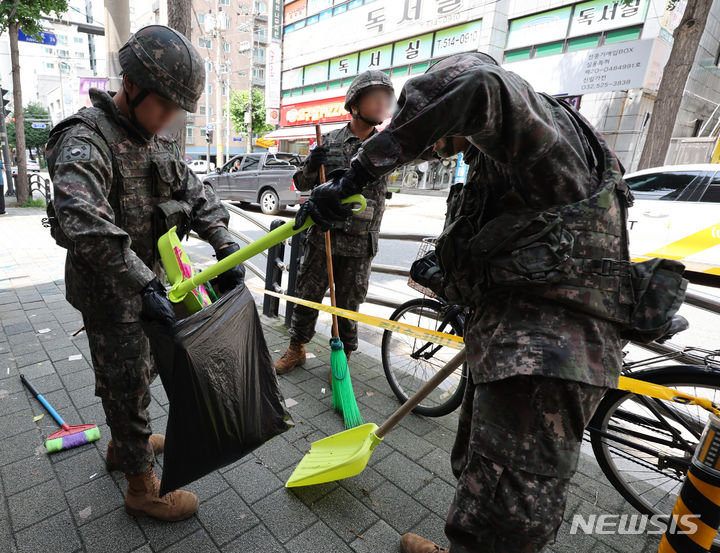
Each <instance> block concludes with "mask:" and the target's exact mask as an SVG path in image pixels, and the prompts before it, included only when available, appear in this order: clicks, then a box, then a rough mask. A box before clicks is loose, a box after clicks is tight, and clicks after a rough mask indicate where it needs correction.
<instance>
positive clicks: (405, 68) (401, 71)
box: [390, 65, 410, 77]
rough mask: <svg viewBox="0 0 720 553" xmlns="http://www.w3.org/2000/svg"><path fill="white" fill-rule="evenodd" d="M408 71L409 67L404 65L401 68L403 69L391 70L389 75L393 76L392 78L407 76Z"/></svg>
mask: <svg viewBox="0 0 720 553" xmlns="http://www.w3.org/2000/svg"><path fill="white" fill-rule="evenodd" d="M409 69H410V66H409V65H405V66H403V67H396V68H394V69H393V70H392V73H390V75H391V76H393V77H399V76H402V75H407V74H408V70H409Z"/></svg>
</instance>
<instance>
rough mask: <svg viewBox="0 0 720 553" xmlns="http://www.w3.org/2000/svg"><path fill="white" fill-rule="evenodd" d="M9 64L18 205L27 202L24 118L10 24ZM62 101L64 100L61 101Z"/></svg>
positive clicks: (14, 34) (14, 38)
mask: <svg viewBox="0 0 720 553" xmlns="http://www.w3.org/2000/svg"><path fill="white" fill-rule="evenodd" d="M8 32H9V33H10V63H11V64H12V82H13V107H14V109H15V151H16V152H17V154H16V157H17V182H16V186H15V194H16V197H17V201H18V204H20V205H22V204H24V203H25V202H27V201H28V196H29V194H28V183H27V162H26V159H25V118H24V117H23V102H22V88H21V84H20V55H19V53H18V25H17V24H16V23H10V26H9V27H8ZM62 101H64V99H63V100H62Z"/></svg>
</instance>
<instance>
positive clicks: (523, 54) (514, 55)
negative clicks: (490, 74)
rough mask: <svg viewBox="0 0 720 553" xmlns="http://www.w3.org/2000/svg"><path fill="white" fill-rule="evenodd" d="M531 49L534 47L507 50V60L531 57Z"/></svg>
mask: <svg viewBox="0 0 720 553" xmlns="http://www.w3.org/2000/svg"><path fill="white" fill-rule="evenodd" d="M531 50H532V48H521V49H520V50H513V51H511V52H505V61H507V62H512V61H520V60H526V59H529V58H530V51H531Z"/></svg>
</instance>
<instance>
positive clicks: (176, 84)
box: [119, 25, 205, 113]
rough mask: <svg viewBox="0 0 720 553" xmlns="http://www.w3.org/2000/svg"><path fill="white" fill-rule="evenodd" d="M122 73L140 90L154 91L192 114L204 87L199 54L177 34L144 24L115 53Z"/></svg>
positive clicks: (173, 31) (183, 37)
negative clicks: (118, 58) (117, 55)
mask: <svg viewBox="0 0 720 553" xmlns="http://www.w3.org/2000/svg"><path fill="white" fill-rule="evenodd" d="M119 57H120V66H121V67H122V70H123V73H124V74H125V75H127V76H128V78H129V79H130V80H131V81H132V82H133V83H134V84H136V85H137V86H139V87H140V88H142V89H145V90H149V91H150V92H155V93H156V94H159V95H160V96H163V97H164V98H167V99H168V100H172V101H173V102H175V103H176V104H177V105H178V106H179V107H181V108H182V109H184V110H185V111H188V112H190V113H194V112H195V111H196V110H197V101H198V99H199V98H200V95H201V94H202V91H203V88H204V87H205V68H204V64H203V59H202V58H201V57H200V53H199V52H198V51H197V50H196V49H195V47H194V46H193V45H192V44H191V43H190V41H189V40H188V39H187V38H186V37H185V36H184V35H182V34H181V33H179V32H177V31H176V30H174V29H171V28H170V27H166V26H164V25H148V26H147V27H143V28H142V29H140V30H139V31H137V32H136V33H135V34H134V35H132V36H131V37H130V40H128V41H127V42H126V43H125V44H124V45H123V47H122V48H120V52H119Z"/></svg>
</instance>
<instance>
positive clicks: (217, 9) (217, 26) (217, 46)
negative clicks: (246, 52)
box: [213, 0, 225, 169]
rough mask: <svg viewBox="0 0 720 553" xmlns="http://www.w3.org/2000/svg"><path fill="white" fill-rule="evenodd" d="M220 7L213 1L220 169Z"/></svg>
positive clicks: (219, 165) (221, 160) (220, 160)
mask: <svg viewBox="0 0 720 553" xmlns="http://www.w3.org/2000/svg"><path fill="white" fill-rule="evenodd" d="M220 13H221V12H220V7H219V6H218V0H215V43H216V44H215V132H214V133H213V134H215V136H217V137H218V142H217V147H216V152H217V153H216V158H217V167H218V169H220V167H222V166H223V165H224V164H225V161H224V155H223V154H224V152H223V144H222V103H221V99H220V92H221V90H220V87H221V86H222V82H221V80H220V65H221V64H220V42H221V40H220Z"/></svg>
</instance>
